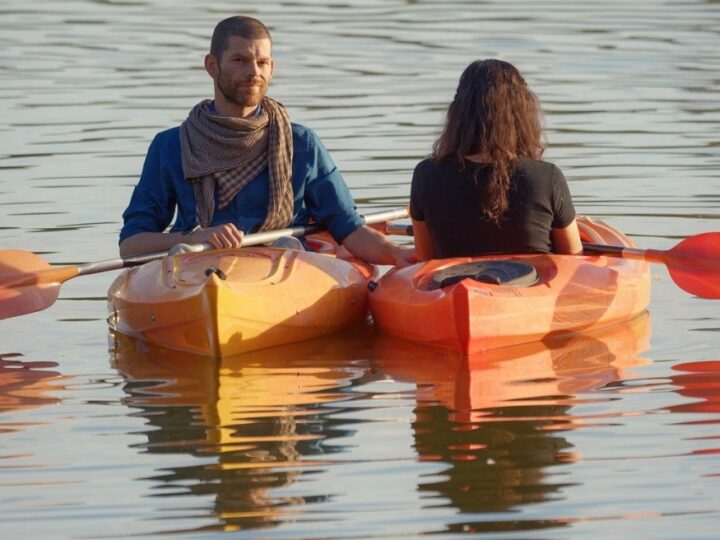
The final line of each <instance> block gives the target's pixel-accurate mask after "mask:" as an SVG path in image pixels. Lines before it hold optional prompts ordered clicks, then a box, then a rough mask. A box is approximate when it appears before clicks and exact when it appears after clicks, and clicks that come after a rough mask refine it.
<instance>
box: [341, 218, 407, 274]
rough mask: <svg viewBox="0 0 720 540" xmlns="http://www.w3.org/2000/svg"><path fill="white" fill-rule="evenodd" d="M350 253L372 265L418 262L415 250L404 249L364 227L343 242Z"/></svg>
mask: <svg viewBox="0 0 720 540" xmlns="http://www.w3.org/2000/svg"><path fill="white" fill-rule="evenodd" d="M342 245H343V247H345V248H346V249H347V250H348V251H349V252H350V253H352V254H353V255H354V256H356V257H357V258H359V259H362V260H364V261H366V262H369V263H371V264H389V265H397V266H401V267H402V266H407V265H409V264H413V263H414V262H417V257H416V256H415V250H414V249H412V248H403V247H401V246H399V245H397V244H395V243H394V242H391V241H390V240H389V239H388V238H387V237H386V236H384V235H382V234H380V233H379V232H377V231H375V230H373V229H371V228H370V227H366V226H364V225H363V226H362V227H359V228H357V229H355V230H354V231H353V232H351V233H350V234H349V235H348V236H347V237H345V239H344V240H343V242H342Z"/></svg>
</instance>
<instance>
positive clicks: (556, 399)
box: [376, 313, 650, 532]
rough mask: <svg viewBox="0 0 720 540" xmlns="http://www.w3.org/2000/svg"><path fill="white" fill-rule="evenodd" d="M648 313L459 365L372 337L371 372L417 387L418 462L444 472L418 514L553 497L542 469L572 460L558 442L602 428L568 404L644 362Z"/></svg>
mask: <svg viewBox="0 0 720 540" xmlns="http://www.w3.org/2000/svg"><path fill="white" fill-rule="evenodd" d="M649 332H650V324H649V315H648V314H647V313H645V314H643V315H641V316H640V317H639V318H636V319H635V320H633V321H630V322H627V323H624V324H622V325H618V326H615V327H612V328H610V329H606V330H605V331H603V332H601V333H591V334H583V335H576V336H573V337H571V338H566V339H559V340H553V341H549V342H548V343H546V344H543V343H535V344H528V345H521V346H515V347H507V348H504V349H497V350H495V351H490V352H487V353H482V354H476V355H473V356H470V357H468V358H462V357H459V356H457V355H455V354H454V353H451V352H441V351H437V352H436V351H434V350H431V349H427V348H420V347H418V346H415V345H414V344H412V343H410V342H407V341H404V340H399V339H395V338H391V337H385V336H381V337H379V339H378V340H377V341H376V345H377V351H376V356H378V357H379V358H380V365H379V366H378V367H379V368H380V370H381V371H383V372H385V373H387V374H389V375H390V376H391V377H392V378H393V379H395V380H396V381H406V382H414V383H415V384H416V385H417V407H416V409H415V415H416V419H415V421H414V424H413V432H414V438H415V447H416V451H417V453H418V456H419V459H420V460H425V461H437V462H444V463H446V464H447V468H446V469H444V470H443V471H442V472H441V473H440V474H438V475H436V476H434V477H433V478H432V479H431V480H428V481H427V482H425V483H422V484H420V485H419V486H418V489H419V490H420V491H421V492H426V493H427V494H428V497H429V499H428V500H429V502H426V506H427V507H438V506H445V505H448V504H449V505H451V506H453V507H455V508H457V509H458V510H459V511H460V512H462V513H487V512H506V511H509V510H512V509H514V508H516V507H518V506H519V505H522V504H528V503H539V502H543V501H547V500H551V499H553V498H559V497H561V494H560V492H561V490H562V489H563V487H564V484H563V483H562V482H559V481H558V477H557V476H556V475H553V474H550V471H549V468H550V467H552V466H557V465H562V464H563V463H570V462H575V461H578V460H580V459H581V458H580V456H579V455H577V454H575V453H573V452H572V444H571V442H569V440H568V438H567V437H566V436H565V435H564V433H567V432H568V431H570V430H574V429H578V428H581V427H583V426H586V425H591V424H597V422H598V421H599V422H604V421H605V420H604V418H605V417H604V416H602V415H601V416H588V415H579V414H578V415H575V414H573V412H572V409H573V407H574V406H576V405H582V404H588V403H591V402H592V401H600V400H602V399H604V398H600V397H599V396H592V392H593V391H595V390H598V389H601V388H602V387H603V386H605V385H607V384H608V383H611V382H614V381H617V380H621V379H622V378H623V377H624V370H626V369H628V368H631V367H635V366H639V365H643V364H646V363H648V362H649V361H648V360H645V359H643V358H640V357H639V356H638V354H639V353H640V352H642V351H643V350H645V349H646V348H647V347H648V346H649ZM562 525H564V522H563V521H561V520H528V519H522V520H520V519H519V518H517V517H516V518H515V519H511V520H505V519H499V518H498V516H497V514H495V515H494V516H493V518H492V519H491V518H489V520H488V521H473V522H458V523H451V524H449V525H448V531H451V532H459V531H462V532H471V531H502V530H520V529H538V528H545V527H553V526H562Z"/></svg>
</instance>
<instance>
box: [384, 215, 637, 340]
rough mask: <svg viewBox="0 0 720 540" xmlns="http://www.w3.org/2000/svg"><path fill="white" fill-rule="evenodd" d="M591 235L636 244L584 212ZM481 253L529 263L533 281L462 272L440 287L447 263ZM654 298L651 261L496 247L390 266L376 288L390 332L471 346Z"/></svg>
mask: <svg viewBox="0 0 720 540" xmlns="http://www.w3.org/2000/svg"><path fill="white" fill-rule="evenodd" d="M578 224H579V226H580V230H581V236H582V237H583V240H584V241H591V242H594V243H602V244H609V245H622V246H629V247H632V246H633V243H632V241H631V240H629V239H628V238H627V237H626V236H625V235H623V234H622V233H621V232H619V231H617V230H616V229H613V228H612V227H610V226H608V225H606V224H605V223H603V222H601V221H594V220H591V219H589V218H585V217H582V218H578ZM474 261H513V262H520V263H523V264H525V265H530V266H532V267H533V268H534V270H535V273H536V274H537V276H536V280H535V282H534V284H532V285H520V286H514V285H503V284H495V283H485V282H481V281H476V280H475V279H470V278H466V279H461V280H459V281H457V282H455V283H453V284H451V285H447V286H444V287H439V288H435V287H433V286H432V285H433V276H434V275H435V274H436V273H437V272H439V271H442V270H444V269H447V268H450V267H453V266H456V265H459V264H468V263H471V262H474ZM649 302H650V270H649V267H648V264H647V263H646V262H644V261H638V260H626V259H621V258H614V257H606V256H576V255H555V254H523V255H492V256H483V257H472V258H468V257H463V258H451V259H436V260H432V261H427V262H424V263H419V264H415V265H412V266H409V267H406V268H401V269H393V270H391V271H390V272H388V273H387V274H385V275H384V276H383V277H382V278H381V279H380V280H379V281H378V283H377V286H376V287H375V289H374V290H373V291H372V293H371V294H370V309H371V312H372V315H373V319H374V321H375V324H376V326H378V327H379V328H380V329H381V330H382V331H384V332H387V333H388V334H390V335H394V336H397V337H400V338H403V339H408V340H412V341H416V342H420V343H424V344H428V345H432V346H437V347H442V348H447V349H451V350H457V351H461V352H463V353H467V354H472V353H475V352H479V351H484V350H490V349H494V348H498V347H505V346H509V345H515V344H519V343H527V342H532V341H538V340H544V339H546V338H550V337H554V336H562V335H569V334H573V333H577V332H585V331H588V330H593V329H597V328H603V327H606V326H610V325H613V324H616V323H618V322H621V321H627V320H630V319H632V318H634V317H635V316H637V315H639V314H640V313H642V312H643V311H645V310H646V309H647V307H648V305H649Z"/></svg>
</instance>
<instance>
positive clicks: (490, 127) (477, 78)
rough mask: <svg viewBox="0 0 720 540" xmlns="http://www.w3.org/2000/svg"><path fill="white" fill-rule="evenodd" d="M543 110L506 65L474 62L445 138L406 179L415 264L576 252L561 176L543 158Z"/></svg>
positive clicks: (578, 246) (567, 196)
mask: <svg viewBox="0 0 720 540" xmlns="http://www.w3.org/2000/svg"><path fill="white" fill-rule="evenodd" d="M541 114H542V112H541V107H540V102H539V100H538V99H537V97H536V96H535V94H533V92H532V91H530V89H529V88H528V86H527V84H526V83H525V80H524V79H523V77H522V76H521V75H520V73H519V72H518V70H517V69H516V68H515V67H514V66H512V65H511V64H509V63H507V62H503V61H501V60H478V61H475V62H473V63H472V64H470V65H469V66H468V67H467V68H466V69H465V71H464V72H463V74H462V76H461V77H460V83H459V84H458V88H457V91H456V93H455V97H454V99H453V101H452V103H450V106H449V108H448V111H447V118H446V122H445V127H444V130H443V132H442V135H441V136H440V138H439V139H438V140H437V141H436V142H435V144H434V146H433V152H432V155H431V156H430V157H429V158H427V159H425V160H423V161H421V162H420V163H419V164H418V165H417V166H416V168H415V172H414V174H413V178H412V187H411V195H410V216H411V218H412V222H413V229H414V235H415V246H416V249H417V254H418V256H419V257H420V259H421V260H430V259H435V258H443V259H444V258H449V257H464V256H475V255H482V254H487V253H534V252H539V253H550V252H555V253H561V254H574V253H581V252H582V244H581V241H580V233H579V231H578V227H577V224H576V222H575V208H574V206H573V202H572V199H571V196H570V190H569V189H568V185H567V182H566V181H565V177H564V176H563V174H562V172H561V171H560V169H558V168H557V167H556V166H555V165H553V164H551V163H548V162H545V161H542V154H543V151H544V149H545V145H544V141H543V133H542V123H541V122H542V120H541Z"/></svg>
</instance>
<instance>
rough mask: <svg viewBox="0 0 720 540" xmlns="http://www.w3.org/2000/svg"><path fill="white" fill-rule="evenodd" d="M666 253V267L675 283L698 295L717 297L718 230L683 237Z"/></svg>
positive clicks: (719, 276)
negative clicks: (683, 238)
mask: <svg viewBox="0 0 720 540" xmlns="http://www.w3.org/2000/svg"><path fill="white" fill-rule="evenodd" d="M668 255H669V256H668V257H667V260H666V262H667V268H668V271H669V272H670V277H671V278H672V279H673V281H674V282H675V283H676V284H677V285H678V287H680V288H682V289H684V290H686V291H687V292H689V293H690V294H694V295H696V296H699V297H701V298H712V299H720V232H708V233H702V234H698V235H695V236H691V237H690V238H686V239H685V240H683V241H682V242H680V243H679V244H678V245H677V246H675V247H674V248H672V249H671V250H670V251H668Z"/></svg>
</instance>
